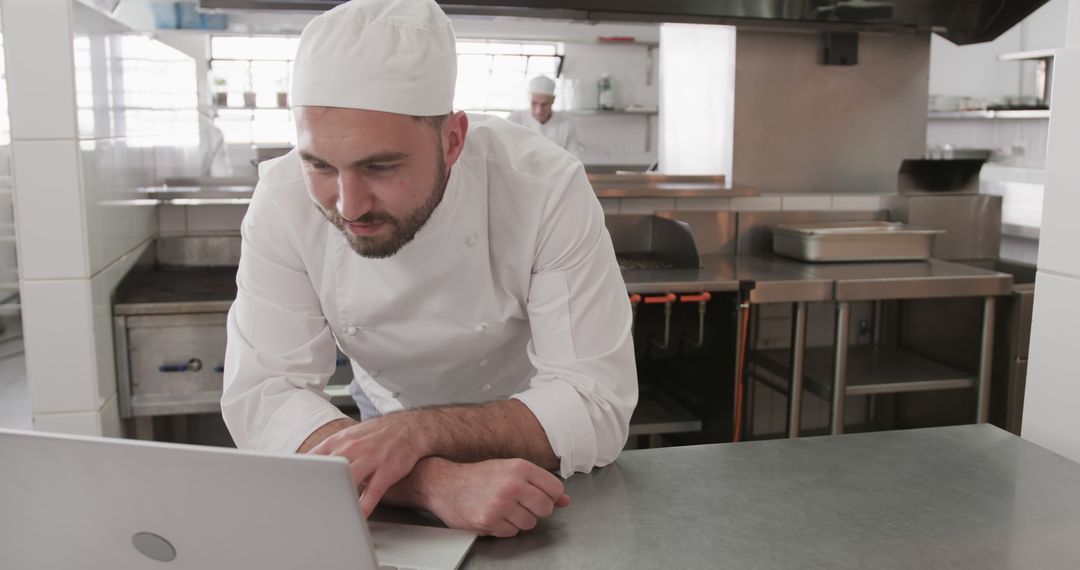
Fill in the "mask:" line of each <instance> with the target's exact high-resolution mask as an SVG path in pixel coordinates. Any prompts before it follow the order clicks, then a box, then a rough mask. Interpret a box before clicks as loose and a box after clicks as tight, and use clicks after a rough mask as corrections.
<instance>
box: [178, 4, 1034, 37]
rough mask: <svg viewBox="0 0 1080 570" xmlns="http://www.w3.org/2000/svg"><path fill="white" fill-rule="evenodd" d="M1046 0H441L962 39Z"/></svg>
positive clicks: (476, 12)
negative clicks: (678, 0) (938, 35)
mask: <svg viewBox="0 0 1080 570" xmlns="http://www.w3.org/2000/svg"><path fill="white" fill-rule="evenodd" d="M343 1H344V0H199V6H201V7H203V8H220V9H226V10H236V9H241V10H289V11H296V10H312V11H319V12H321V11H325V10H329V9H330V8H333V7H334V6H336V5H337V4H340V3H342V2H343ZM1046 1H1047V0H968V1H965V2H963V3H956V2H931V1H929V0H892V1H891V2H888V3H884V2H866V1H861V0H859V1H837V2H807V1H806V0H773V1H770V2H757V1H750V0H740V1H737V2H736V1H730V2H718V1H716V0H684V1H681V2H624V1H621V0H485V1H484V2H477V1H476V0H442V1H440V2H439V5H440V6H441V7H442V9H443V10H445V11H446V13H447V14H449V15H451V16H454V15H471V16H487V17H491V16H512V17H526V18H545V19H557V20H584V21H589V22H598V21H605V20H607V21H623V22H694V23H700V24H724V25H742V24H745V25H747V26H759V27H765V26H767V27H772V28H776V27H779V28H788V29H791V28H794V29H827V30H836V29H848V30H856V31H877V32H885V33H894V34H895V33H905V32H906V33H916V32H928V31H931V30H933V31H936V32H937V33H939V34H940V35H942V36H944V37H945V38H947V39H949V40H950V41H952V42H953V43H956V44H961V45H962V44H970V43H978V42H987V41H990V40H993V39H995V38H997V37H998V36H1000V35H1001V34H1003V33H1004V32H1006V31H1007V30H1009V29H1011V28H1012V27H1013V26H1015V25H1016V24H1017V23H1019V22H1020V21H1021V20H1023V19H1024V18H1026V17H1027V16H1028V15H1029V14H1031V13H1032V12H1034V11H1035V10H1037V9H1038V8H1039V7H1040V6H1042V5H1043V4H1045V3H1046Z"/></svg>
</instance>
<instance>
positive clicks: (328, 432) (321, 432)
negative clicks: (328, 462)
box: [296, 418, 357, 453]
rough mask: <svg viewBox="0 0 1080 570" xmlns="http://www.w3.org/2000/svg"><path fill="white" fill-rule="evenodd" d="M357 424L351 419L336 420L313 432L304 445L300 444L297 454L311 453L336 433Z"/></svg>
mask: <svg viewBox="0 0 1080 570" xmlns="http://www.w3.org/2000/svg"><path fill="white" fill-rule="evenodd" d="M356 423H357V422H356V420H353V419H350V418H342V419H339V420H334V421H332V422H330V423H327V424H324V425H323V426H322V427H320V428H319V429H317V430H315V431H314V432H312V433H311V435H309V436H308V437H307V439H305V440H304V443H302V444H300V447H299V448H297V450H296V452H297V453H307V452H309V451H311V449H312V448H314V447H315V446H316V445H319V444H320V443H322V441H323V440H324V439H326V438H328V437H330V436H332V435H334V434H335V433H337V432H339V431H341V430H343V429H345V428H347V427H349V426H351V425H355V424H356Z"/></svg>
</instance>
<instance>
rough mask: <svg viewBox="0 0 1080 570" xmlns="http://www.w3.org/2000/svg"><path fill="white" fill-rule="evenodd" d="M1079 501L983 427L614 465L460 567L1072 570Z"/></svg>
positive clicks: (1045, 469)
mask: <svg viewBox="0 0 1080 570" xmlns="http://www.w3.org/2000/svg"><path fill="white" fill-rule="evenodd" d="M1078 491H1080V465H1078V464H1076V463H1073V462H1071V461H1067V460H1065V459H1062V458H1061V457H1060V456H1058V455H1055V454H1053V453H1051V452H1049V451H1046V450H1044V449H1042V448H1040V447H1038V446H1036V445H1034V444H1031V443H1028V442H1026V441H1024V440H1022V439H1020V438H1018V437H1016V436H1014V435H1012V434H1009V433H1008V432H1005V431H1003V430H1000V429H998V428H995V427H992V426H990V425H986V424H983V425H969V426H955V427H945V428H933V429H922V430H909V431H894V432H877V433H867V434H857V435H840V436H831V437H811V438H802V439H789V440H774V441H764V442H752V443H738V444H718V445H706V446H694V447H682V448H678V447H676V448H666V449H657V450H641V451H628V452H625V453H623V454H622V455H621V456H620V457H619V459H618V460H617V461H616V462H615V463H614V464H613V465H610V466H608V467H604V468H601V469H597V470H594V471H593V472H592V473H589V474H577V475H574V476H573V477H571V478H570V479H569V480H567V481H566V492H567V494H569V495H570V497H571V499H572V504H571V506H570V507H569V508H567V509H563V510H559V511H558V512H557V513H556V514H555V515H554V516H552V517H551V518H550V519H547V520H544V521H541V523H540V525H539V526H538V527H537V528H536V529H534V530H532V531H530V532H527V533H525V534H523V535H521V536H519V537H516V538H510V539H496V538H482V539H480V540H478V541H477V543H476V545H475V546H474V547H473V550H472V552H471V553H470V554H469V556H468V557H467V558H466V560H465V563H464V564H463V566H462V567H463V568H466V569H483V568H499V569H514V568H620V569H621V568H650V569H651V568H755V569H769V568H784V569H787V568H830V569H849V568H850V569H856V568H857V569H863V568H890V569H906V568H911V569H913V570H923V569H926V568H950V569H966V568H970V569H973V570H991V569H1009V568H1017V569H1019V568H1025V569H1027V568H1080V541H1078V540H1077V539H1076V538H1077V536H1080V492H1078ZM376 518H379V519H383V520H397V521H403V522H406V521H411V522H423V520H430V519H420V518H419V517H418V516H417V515H415V514H413V513H410V512H408V511H404V510H398V509H381V510H380V511H379V512H377V513H376Z"/></svg>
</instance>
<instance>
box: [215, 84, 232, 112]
mask: <svg viewBox="0 0 1080 570" xmlns="http://www.w3.org/2000/svg"><path fill="white" fill-rule="evenodd" d="M214 106H215V107H228V106H229V83H228V82H227V81H225V79H224V78H222V77H218V78H216V79H214Z"/></svg>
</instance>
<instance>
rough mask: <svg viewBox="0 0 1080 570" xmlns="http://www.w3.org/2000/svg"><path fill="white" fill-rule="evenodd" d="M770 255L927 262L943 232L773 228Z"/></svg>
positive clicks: (834, 225)
mask: <svg viewBox="0 0 1080 570" xmlns="http://www.w3.org/2000/svg"><path fill="white" fill-rule="evenodd" d="M772 230H773V251H774V252H776V253H778V254H780V255H783V256H785V257H793V258H795V259H798V260H801V261H813V262H830V261H908V260H918V259H927V258H929V257H930V252H931V250H932V249H933V247H934V236H936V235H938V234H943V233H945V232H944V231H943V230H935V229H929V228H921V227H918V226H912V225H908V224H904V223H900V222H818V223H805V224H780V225H776V226H773V228H772Z"/></svg>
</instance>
